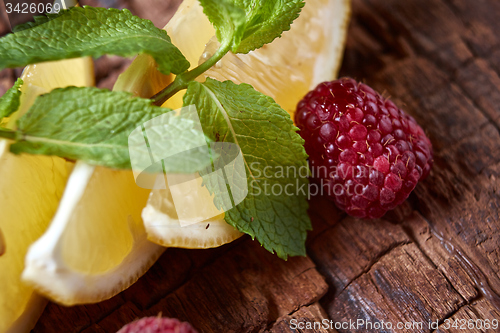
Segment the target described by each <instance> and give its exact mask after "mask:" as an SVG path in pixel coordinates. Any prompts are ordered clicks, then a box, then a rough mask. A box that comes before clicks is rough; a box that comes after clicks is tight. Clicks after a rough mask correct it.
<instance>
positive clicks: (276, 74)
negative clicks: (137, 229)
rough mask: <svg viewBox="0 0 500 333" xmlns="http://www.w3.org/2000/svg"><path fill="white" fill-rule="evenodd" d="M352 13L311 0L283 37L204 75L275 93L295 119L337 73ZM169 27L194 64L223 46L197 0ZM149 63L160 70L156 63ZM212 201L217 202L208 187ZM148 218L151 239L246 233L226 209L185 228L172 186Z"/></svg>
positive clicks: (156, 198) (345, 5)
mask: <svg viewBox="0 0 500 333" xmlns="http://www.w3.org/2000/svg"><path fill="white" fill-rule="evenodd" d="M349 16H350V1H349V0H309V1H306V5H305V6H304V8H303V10H302V12H301V14H300V16H299V18H298V19H297V20H296V21H295V22H294V23H293V24H292V26H291V29H290V31H286V32H284V33H283V35H282V37H281V38H278V39H276V40H275V41H273V42H272V43H271V44H268V45H265V46H264V47H262V48H261V49H258V50H255V51H252V52H250V53H248V54H237V55H234V54H232V53H231V52H230V53H228V54H227V55H226V56H224V57H223V58H222V59H221V60H220V61H219V62H218V63H217V64H216V65H215V66H214V67H212V68H211V69H210V70H208V71H207V72H205V73H204V74H203V75H202V76H201V77H199V78H198V80H200V81H204V80H205V78H206V77H212V78H215V79H217V80H220V81H225V80H232V81H233V82H235V83H243V82H245V83H249V84H251V85H252V86H253V87H254V88H255V89H257V90H258V91H260V92H262V93H264V94H266V95H269V96H271V97H272V98H274V100H275V101H276V102H277V103H278V104H280V105H281V107H283V108H284V109H285V110H286V111H288V112H289V113H290V115H291V116H292V119H293V112H294V111H295V107H296V104H297V102H298V101H299V99H300V98H302V96H304V95H305V94H306V93H307V92H308V91H309V90H311V89H312V88H314V87H315V86H316V85H317V84H318V83H320V82H323V81H329V80H333V79H335V78H336V76H337V72H338V70H339V67H340V63H341V60H342V54H343V50H344V42H345V38H346V31H347V25H348V20H349ZM164 29H165V30H166V31H167V32H168V34H169V36H170V37H171V39H172V42H173V43H174V44H175V45H176V46H177V47H178V48H179V49H180V50H181V52H182V53H183V54H184V56H185V57H186V58H187V60H188V61H189V62H190V63H191V68H193V67H195V66H197V65H198V64H199V63H201V62H203V61H205V60H207V59H208V58H209V57H211V56H212V55H213V54H214V53H215V51H216V50H217V47H218V46H219V43H218V42H217V39H216V38H215V36H214V35H215V30H214V28H213V27H212V25H211V24H210V22H209V21H208V19H207V17H206V16H205V15H204V14H203V8H202V7H201V6H200V4H199V2H198V1H196V0H185V1H184V2H182V4H181V5H180V7H179V9H178V10H177V12H176V14H175V15H174V16H173V17H172V19H171V20H170V22H169V23H168V24H167V25H166V27H165V28H164ZM136 62H137V64H136V66H145V65H146V63H145V60H144V59H136ZM149 66H151V67H150V68H152V69H154V68H153V66H155V65H154V64H151V63H150V64H149ZM150 70H151V69H150ZM182 96H183V92H179V93H177V94H176V95H175V96H173V97H172V98H171V99H169V100H168V101H167V102H166V103H165V104H164V105H163V106H165V107H170V108H172V109H177V108H180V107H181V106H182ZM206 200H207V201H209V202H213V198H212V197H211V196H210V195H209V194H208V192H207V194H206ZM142 217H143V220H144V224H145V226H146V231H147V233H148V237H149V239H150V240H152V241H154V242H156V243H158V244H162V245H165V246H175V247H187V248H206V247H215V246H220V245H222V244H225V243H227V242H230V241H232V240H234V239H236V238H238V237H240V236H241V235H242V234H241V233H239V232H238V231H236V230H235V229H234V228H233V227H232V226H230V225H228V224H227V223H226V222H225V221H224V214H221V215H218V216H216V217H214V218H212V219H210V220H206V221H203V222H201V223H198V224H194V225H190V226H183V227H181V225H180V223H179V220H178V217H177V213H176V210H175V205H174V203H173V200H172V195H171V192H170V191H169V190H168V189H167V190H153V191H152V192H151V197H150V199H149V201H148V205H147V206H146V208H145V209H144V211H143V214H142ZM207 226H208V228H207Z"/></svg>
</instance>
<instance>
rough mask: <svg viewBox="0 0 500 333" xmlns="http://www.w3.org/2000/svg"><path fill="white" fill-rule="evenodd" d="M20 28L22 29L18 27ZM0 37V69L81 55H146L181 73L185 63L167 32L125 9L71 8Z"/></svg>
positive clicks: (162, 67) (163, 67) (161, 68)
mask: <svg viewBox="0 0 500 333" xmlns="http://www.w3.org/2000/svg"><path fill="white" fill-rule="evenodd" d="M21 29H24V30H21ZM18 30H21V31H18V32H16V33H14V34H9V35H7V36H5V37H3V38H1V39H0V69H3V68H7V67H20V66H26V65H28V64H32V63H37V62H43V61H52V60H60V59H68V58H76V57H82V56H93V57H100V56H102V55H104V54H113V55H118V56H122V57H131V56H135V55H137V54H138V53H147V54H150V55H151V56H152V57H153V58H154V59H155V61H156V63H157V64H158V69H159V71H160V72H162V73H163V74H170V73H174V74H180V73H182V72H184V71H186V70H187V69H188V68H189V62H188V61H187V60H186V58H185V57H184V56H183V55H182V53H181V52H180V51H179V49H177V47H175V46H174V45H173V44H172V43H171V41H170V37H169V36H168V35H167V33H166V31H164V30H161V29H158V28H156V27H155V26H154V25H153V23H152V22H151V21H149V20H145V19H141V18H139V17H137V16H134V15H132V14H131V13H130V11H128V10H126V9H124V10H118V9H113V8H110V9H106V8H93V7H88V6H85V7H84V8H80V7H73V8H71V9H68V10H65V11H62V12H60V13H59V14H54V15H50V16H48V17H40V18H37V20H36V21H35V22H32V23H28V24H27V25H24V26H22V27H20V28H18Z"/></svg>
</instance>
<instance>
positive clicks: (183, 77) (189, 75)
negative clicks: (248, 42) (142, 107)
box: [151, 43, 231, 106]
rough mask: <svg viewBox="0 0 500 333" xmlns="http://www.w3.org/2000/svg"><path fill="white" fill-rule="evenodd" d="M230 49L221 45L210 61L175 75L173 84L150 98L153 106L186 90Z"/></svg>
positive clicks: (228, 45) (225, 45)
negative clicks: (190, 83)
mask: <svg viewBox="0 0 500 333" xmlns="http://www.w3.org/2000/svg"><path fill="white" fill-rule="evenodd" d="M230 49H231V46H230V44H229V43H226V44H222V45H221V46H220V47H219V49H217V52H215V54H214V55H213V56H211V57H210V59H208V60H207V61H205V62H204V63H202V64H201V65H199V66H198V67H195V68H193V69H192V70H190V71H187V72H184V73H182V74H180V75H177V76H176V77H175V80H174V82H172V83H170V84H169V85H168V86H167V87H166V88H165V89H163V90H162V91H160V92H159V93H157V94H156V95H154V96H153V97H151V100H153V104H154V105H157V106H161V105H162V104H163V103H165V101H166V100H168V99H169V98H170V97H172V96H174V95H175V94H176V93H178V92H179V91H181V90H183V89H187V87H188V84H189V82H191V81H193V80H195V79H196V78H197V77H198V76H200V75H201V74H203V73H205V72H206V71H207V70H209V69H210V68H211V67H212V66H213V65H215V64H216V63H217V62H218V61H219V60H221V59H222V57H223V56H225V55H226V53H228V52H229V50H230Z"/></svg>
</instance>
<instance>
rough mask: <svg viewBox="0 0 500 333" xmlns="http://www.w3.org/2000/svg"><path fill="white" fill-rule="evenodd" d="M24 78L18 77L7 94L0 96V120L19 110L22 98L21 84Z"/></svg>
mask: <svg viewBox="0 0 500 333" xmlns="http://www.w3.org/2000/svg"><path fill="white" fill-rule="evenodd" d="M22 85H23V80H21V79H17V81H16V83H15V84H14V86H13V87H12V88H10V89H9V90H7V91H6V92H5V94H4V95H3V96H2V97H0V121H1V120H2V118H5V117H9V116H10V115H11V114H13V113H14V112H16V111H17V109H18V108H19V104H20V99H21V90H20V89H21V86H22Z"/></svg>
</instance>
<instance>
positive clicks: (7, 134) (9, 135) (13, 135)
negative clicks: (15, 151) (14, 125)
mask: <svg viewBox="0 0 500 333" xmlns="http://www.w3.org/2000/svg"><path fill="white" fill-rule="evenodd" d="M19 136H20V133H19V131H13V130H9V129H6V128H0V138H4V139H9V140H14V141H17V140H19Z"/></svg>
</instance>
